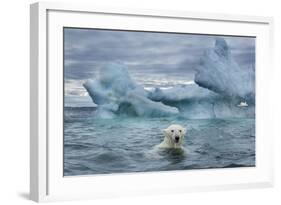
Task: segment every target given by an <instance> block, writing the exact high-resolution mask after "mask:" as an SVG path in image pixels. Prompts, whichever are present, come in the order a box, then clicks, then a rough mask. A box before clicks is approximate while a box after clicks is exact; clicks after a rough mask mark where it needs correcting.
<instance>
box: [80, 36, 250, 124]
mask: <svg viewBox="0 0 281 205" xmlns="http://www.w3.org/2000/svg"><path fill="white" fill-rule="evenodd" d="M195 83H196V84H189V85H177V86H174V87H172V88H168V89H167V88H166V89H164V88H157V87H155V88H154V89H149V90H147V89H144V87H142V86H141V85H139V84H137V83H136V82H135V81H134V80H133V79H132V78H131V77H130V75H129V73H128V69H127V67H126V66H125V65H123V64H121V63H111V64H107V65H106V66H105V67H103V68H102V69H101V70H100V73H99V76H96V77H95V79H92V80H88V81H87V82H85V83H84V87H85V88H86V90H87V91H88V93H89V95H90V96H91V98H92V100H93V102H94V103H95V104H96V105H97V111H96V112H95V114H96V116H97V117H101V118H112V117H116V116H122V115H126V116H128V115H129V116H141V117H163V116H181V117H186V118H190V119H202V118H204V119H206V118H232V117H247V118H252V117H254V115H255V103H254V102H255V100H254V99H255V93H254V90H255V89H254V84H255V83H254V71H252V70H251V71H249V70H243V69H242V68H240V67H239V66H238V64H237V63H236V62H235V60H234V59H233V58H232V56H231V53H230V50H229V48H228V46H227V44H226V42H225V40H224V39H222V38H218V39H217V40H216V43H215V47H214V48H213V49H211V50H208V51H206V52H205V54H204V56H202V58H201V60H200V65H199V66H198V68H197V73H196V75H195ZM240 102H244V104H245V103H246V104H247V106H237V104H239V103H240Z"/></svg>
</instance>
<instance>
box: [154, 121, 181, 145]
mask: <svg viewBox="0 0 281 205" xmlns="http://www.w3.org/2000/svg"><path fill="white" fill-rule="evenodd" d="M163 132H164V140H163V141H162V142H161V143H160V144H159V145H156V148H161V149H171V148H176V149H183V147H182V144H183V141H184V136H185V134H186V128H184V127H182V126H181V125H176V124H173V125H170V126H169V127H168V128H166V129H164V130H163Z"/></svg>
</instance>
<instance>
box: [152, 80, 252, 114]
mask: <svg viewBox="0 0 281 205" xmlns="http://www.w3.org/2000/svg"><path fill="white" fill-rule="evenodd" d="M148 98H150V99H151V100H153V101H159V102H162V103H164V104H165V105H169V106H173V107H177V108H178V109H179V111H180V116H182V117H185V118H189V119H210V118H233V117H234V118H241V117H247V118H253V117H254V113H255V109H254V106H247V107H245V106H243V107H241V106H237V103H236V101H232V100H231V99H229V98H228V97H225V96H223V95H221V94H218V93H215V92H213V91H211V90H208V89H205V88H203V87H200V86H198V85H197V84H190V85H183V86H175V87H173V88H169V89H161V88H156V89H154V91H151V92H150V93H149V94H148Z"/></svg>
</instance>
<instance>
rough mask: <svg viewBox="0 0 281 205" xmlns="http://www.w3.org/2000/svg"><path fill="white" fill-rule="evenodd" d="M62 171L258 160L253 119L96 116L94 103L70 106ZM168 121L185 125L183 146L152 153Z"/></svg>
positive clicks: (242, 163) (244, 163)
mask: <svg viewBox="0 0 281 205" xmlns="http://www.w3.org/2000/svg"><path fill="white" fill-rule="evenodd" d="M64 115H65V119H64V175H65V176H73V175H90V174H105V173H121V172H145V171H164V170H185V169H204V168H221V167H249V166H255V120H254V119H206V120H190V119H184V118H167V117H165V118H134V117H132V118H128V117H123V118H122V117H120V118H116V119H96V118H95V117H94V109H93V108H72V109H71V108H66V109H65V114H64ZM170 124H181V125H182V126H185V127H187V130H188V131H187V136H186V137H185V144H184V147H185V148H186V149H187V150H188V151H187V152H186V154H183V153H181V152H178V151H173V150H171V151H167V152H165V153H164V152H162V153H160V154H159V155H157V156H153V153H151V150H152V149H153V147H154V146H155V145H157V144H159V143H160V142H161V141H162V140H163V134H162V131H161V130H162V129H164V128H166V127H168V126H169V125H170Z"/></svg>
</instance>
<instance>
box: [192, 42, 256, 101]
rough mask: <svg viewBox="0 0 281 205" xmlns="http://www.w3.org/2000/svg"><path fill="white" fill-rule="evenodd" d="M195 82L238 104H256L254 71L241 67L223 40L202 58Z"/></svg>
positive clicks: (216, 43)
mask: <svg viewBox="0 0 281 205" xmlns="http://www.w3.org/2000/svg"><path fill="white" fill-rule="evenodd" d="M194 80H195V82H196V83H197V84H198V85H199V86H201V87H204V88H207V89H209V90H212V91H214V92H216V93H219V94H221V95H223V96H226V97H228V98H231V99H232V100H236V102H241V101H246V102H247V103H250V104H254V103H255V72H254V69H252V68H247V69H246V68H242V67H241V66H239V65H238V64H237V63H236V61H235V60H234V58H233V57H232V55H231V51H230V49H229V47H228V45H227V43H226V41H225V40H224V39H223V38H217V39H216V42H215V46H214V48H212V49H209V50H207V51H206V52H205V53H204V55H203V56H202V57H201V59H200V64H199V66H198V67H197V68H196V74H195V79H194Z"/></svg>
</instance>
